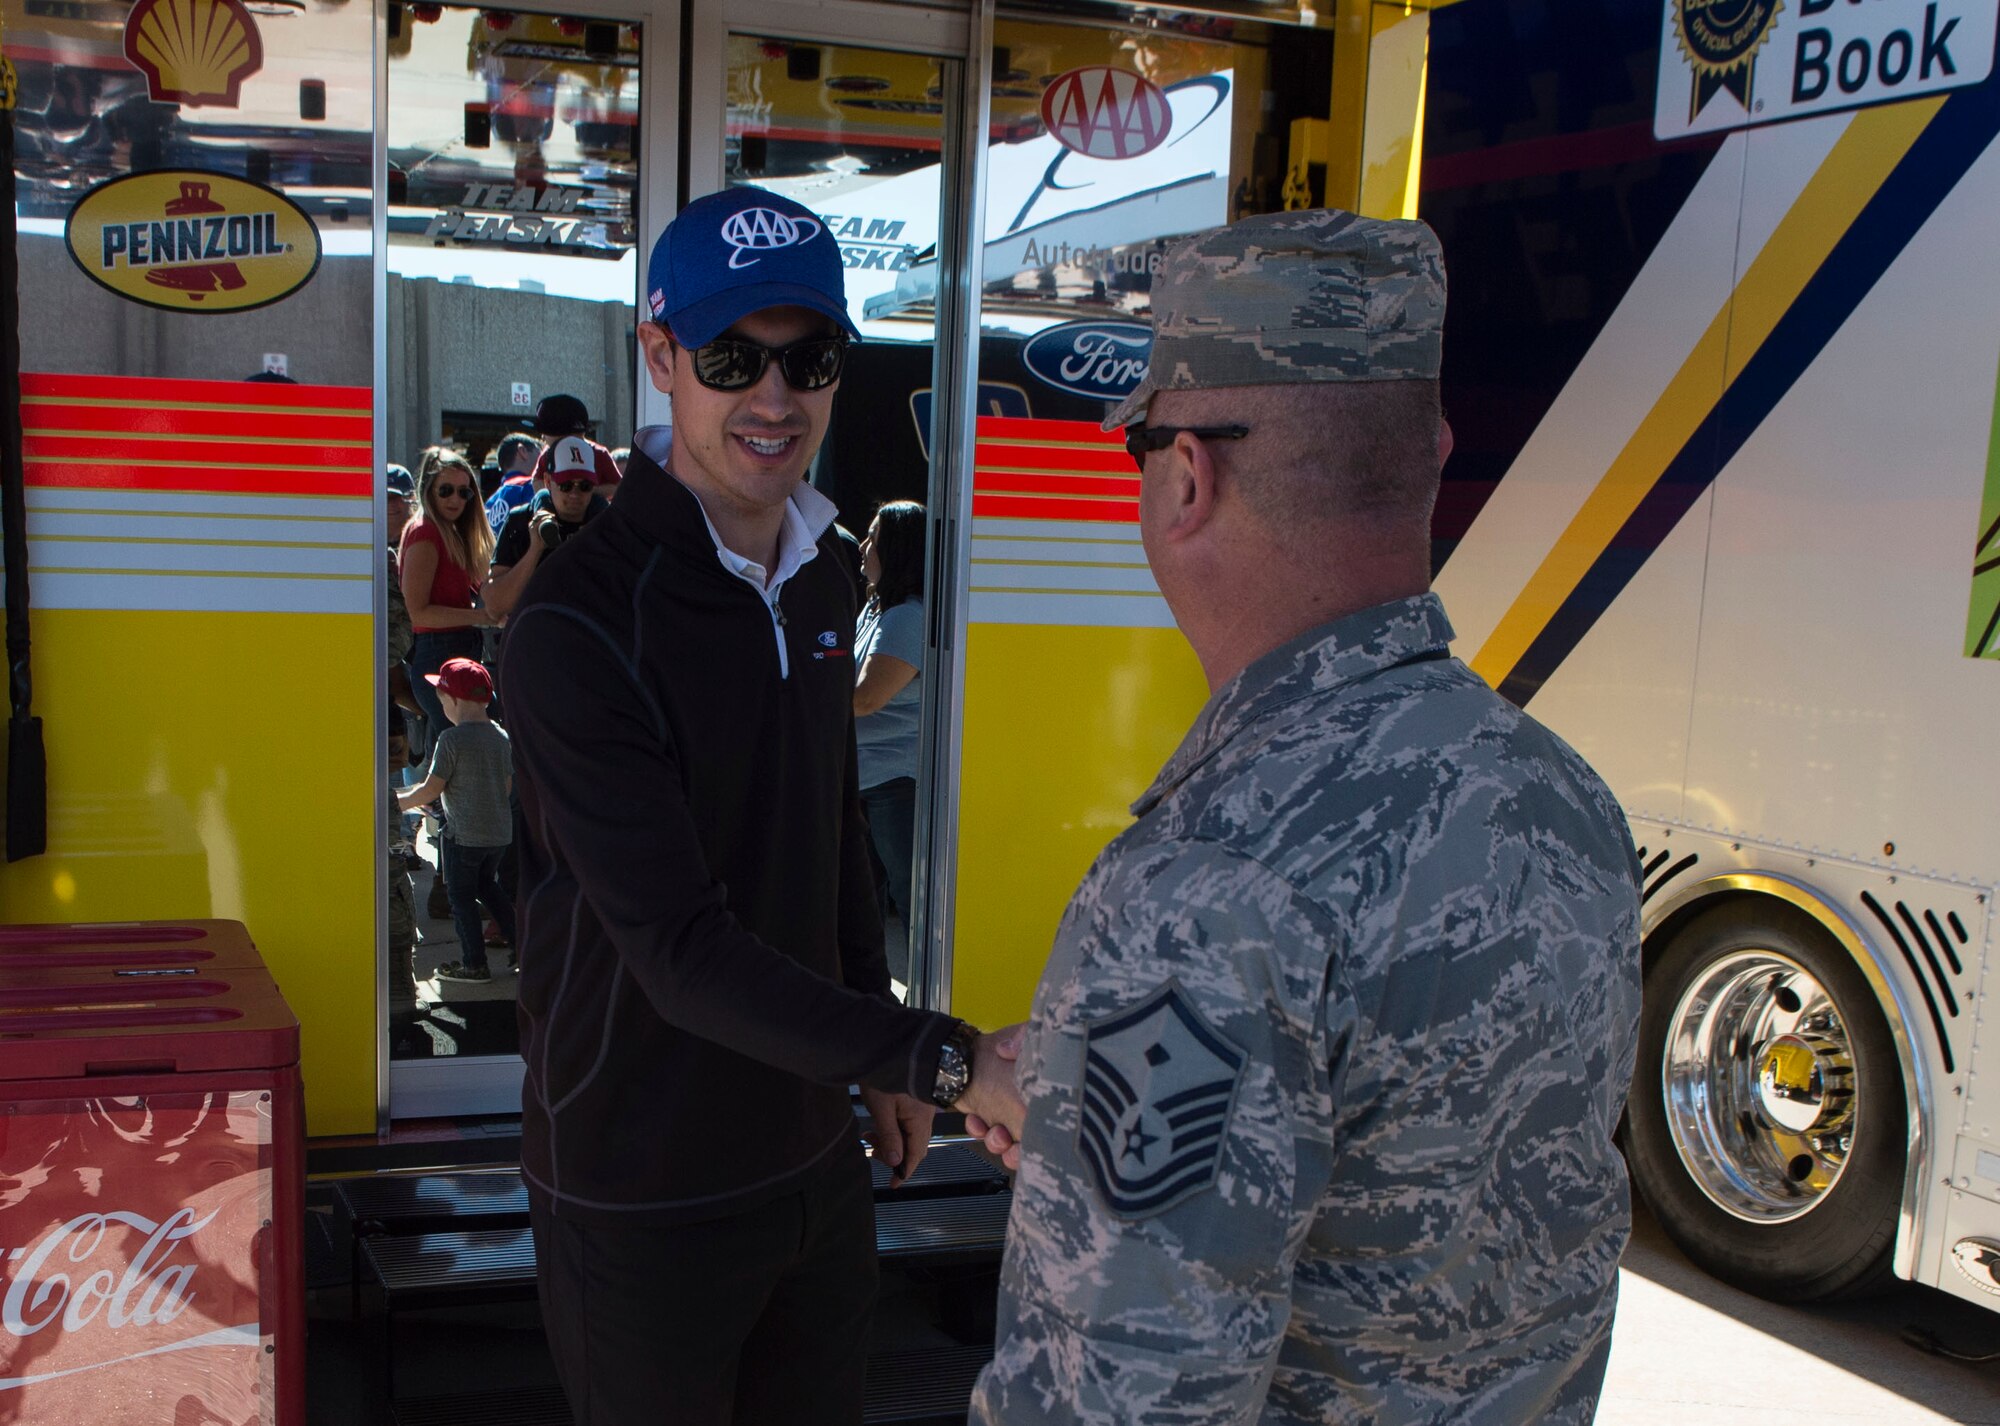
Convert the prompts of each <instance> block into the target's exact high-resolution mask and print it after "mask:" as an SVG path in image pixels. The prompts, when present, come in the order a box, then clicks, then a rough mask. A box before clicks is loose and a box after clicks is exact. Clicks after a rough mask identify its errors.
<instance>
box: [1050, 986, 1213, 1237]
mask: <svg viewBox="0 0 2000 1426" xmlns="http://www.w3.org/2000/svg"><path fill="white" fill-rule="evenodd" d="M1242 1077H1243V1052H1242V1051H1241V1050H1239V1049H1238V1048H1237V1047H1236V1046H1234V1045H1232V1044H1230V1043H1229V1041H1227V1040H1225V1039H1224V1038H1223V1037H1222V1036H1221V1035H1220V1034H1219V1033H1217V1031H1216V1030H1215V1028H1214V1027H1213V1026H1211V1025H1210V1024H1209V1023H1208V1021H1207V1020H1206V1019H1204V1018H1203V1017H1202V1014H1201V1012H1200V1011H1199V1010H1197V1009H1196V1008H1195V1006H1194V1004H1193V1002H1192V1001H1190V1000H1189V999H1188V997H1187V994H1186V992H1185V991H1183V990H1182V989H1181V986H1180V982H1179V981H1176V980H1169V981H1168V982H1167V983H1166V984H1165V985H1163V986H1161V987H1160V988H1159V989H1158V990H1156V991H1154V992H1153V993H1152V994H1151V995H1149V996H1147V997H1146V998H1145V999H1144V1000H1142V1001H1140V1002H1139V1003H1138V1004H1137V1005H1135V1006H1133V1007H1131V1008H1130V1009H1127V1010H1120V1011H1118V1012H1117V1013H1116V1014H1113V1015H1109V1016H1106V1017H1105V1018H1104V1019H1102V1020H1095V1021H1091V1022H1090V1023H1088V1024H1087V1025H1086V1026H1085V1027H1084V1056H1083V1106H1082V1113H1081V1115H1080V1116H1079V1123H1078V1128H1077V1149H1078V1151H1079V1152H1080V1153H1081V1154H1082V1155H1083V1161H1084V1163H1086V1164H1088V1165H1089V1166H1090V1172H1091V1176H1092V1177H1093V1178H1095V1179H1096V1180H1097V1191H1098V1192H1099V1193H1100V1194H1101V1195H1102V1196H1103V1198H1104V1203H1105V1206H1106V1207H1107V1208H1109V1209H1110V1210H1111V1211H1112V1212H1113V1213H1115V1214H1117V1215H1118V1216H1119V1217H1120V1218H1148V1217H1151V1216H1152V1215H1153V1214H1155V1213H1159V1212H1162V1211H1164V1210H1166V1209H1168V1208H1171V1207H1173V1206H1174V1205H1175V1204H1176V1203H1179V1202H1181V1201H1182V1200H1183V1199H1185V1198H1187V1197H1189V1196H1190V1195H1193V1194H1196V1193H1199V1192H1201V1191H1202V1190H1203V1189H1204V1188H1207V1187H1208V1186H1209V1185H1210V1184H1212V1183H1213V1182H1215V1170H1216V1167H1217V1165H1218V1164H1220V1163H1221V1162H1222V1143H1223V1131H1224V1130H1225V1129H1227V1128H1228V1125H1229V1115H1230V1111H1231V1110H1232V1109H1233V1108H1234V1106H1235V1101H1236V1085H1237V1082H1238V1081H1239V1080H1240V1079H1241V1078H1242Z"/></svg>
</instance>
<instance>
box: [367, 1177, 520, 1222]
mask: <svg viewBox="0 0 2000 1426" xmlns="http://www.w3.org/2000/svg"><path fill="white" fill-rule="evenodd" d="M333 1191H334V1195H335V1196H336V1197H337V1198H338V1199H339V1200H340V1204H341V1207H342V1208H343V1209H344V1210H345V1211H346V1213H347V1216H348V1217H349V1218H350V1219H351V1220H353V1222H354V1227H355V1231H356V1232H357V1233H363V1234H365V1233H421V1232H424V1231H425V1230H426V1229H431V1228H435V1227H437V1226H439V1225H440V1224H442V1223H450V1222H456V1221H458V1220H460V1219H464V1218H477V1219H480V1220H481V1221H482V1224H483V1226H485V1227H488V1228H507V1227H514V1228H525V1227H527V1226H528V1188H527V1185H526V1184H524V1183H522V1182H521V1171H520V1170H519V1169H491V1170H486V1171H484V1172H478V1173H431V1174H376V1175H373V1176H371V1177H368V1178H354V1179H347V1180H344V1181H343V1182H341V1183H338V1184H335V1185H334V1190H333ZM494 1219H505V1220H509V1221H506V1222H494V1221H491V1220H494Z"/></svg>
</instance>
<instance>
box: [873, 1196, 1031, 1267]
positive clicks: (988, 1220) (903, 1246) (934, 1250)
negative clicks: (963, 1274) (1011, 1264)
mask: <svg viewBox="0 0 2000 1426" xmlns="http://www.w3.org/2000/svg"><path fill="white" fill-rule="evenodd" d="M1013 1204H1014V1195H1013V1194H1012V1193H993V1194H982V1195H980V1196H979V1197H976V1198H918V1199H911V1200H907V1201H905V1200H900V1199H891V1200H889V1201H887V1202H884V1203H877V1204H876V1205H875V1252H876V1255H877V1256H878V1257H880V1258H881V1259H882V1261H883V1262H894V1261H898V1260H903V1261H910V1260H914V1259H924V1260H927V1261H928V1260H939V1261H942V1260H946V1259H953V1260H963V1259H976V1258H992V1257H997V1256H999V1253H1000V1248H1001V1245H1002V1244H1003V1243H1005V1242H1006V1239H1007V1210H1008V1209H1009V1208H1011V1207H1013Z"/></svg>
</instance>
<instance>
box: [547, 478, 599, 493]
mask: <svg viewBox="0 0 2000 1426" xmlns="http://www.w3.org/2000/svg"><path fill="white" fill-rule="evenodd" d="M556 489H558V490H560V491H561V492H562V493H563V494H565V495H581V494H583V493H584V492H585V491H586V490H595V489H597V482H596V481H594V480H565V481H563V482H562V483H561V484H560V485H558V486H557V487H556Z"/></svg>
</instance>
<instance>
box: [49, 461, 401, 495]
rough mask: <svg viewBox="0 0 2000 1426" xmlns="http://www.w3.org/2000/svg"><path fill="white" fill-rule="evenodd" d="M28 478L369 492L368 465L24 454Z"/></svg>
mask: <svg viewBox="0 0 2000 1426" xmlns="http://www.w3.org/2000/svg"><path fill="white" fill-rule="evenodd" d="M25 463H26V465H27V483H28V484H29V485H32V486H37V487H40V488H42V489H48V490H173V491H188V492H191V493H197V494H203V495H373V494H374V493H375V487H376V485H377V483H378V482H377V481H376V479H375V477H374V474H373V472H372V468H371V469H370V470H244V469H242V468H241V467H236V466H223V465H216V466H179V467H172V466H160V465H147V466H133V465H87V464H83V463H80V462H77V461H51V460H36V459H34V458H33V457H28V458H27V460H26V462H25Z"/></svg>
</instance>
